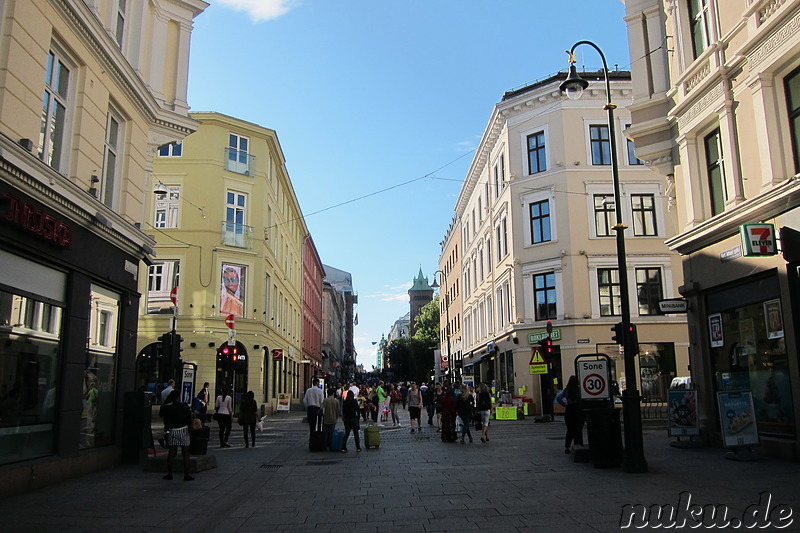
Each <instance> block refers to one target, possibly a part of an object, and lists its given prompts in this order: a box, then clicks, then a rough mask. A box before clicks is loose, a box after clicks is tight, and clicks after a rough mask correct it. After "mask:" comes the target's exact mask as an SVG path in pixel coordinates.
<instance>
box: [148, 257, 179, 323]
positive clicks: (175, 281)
mask: <svg viewBox="0 0 800 533" xmlns="http://www.w3.org/2000/svg"><path fill="white" fill-rule="evenodd" d="M179 284H180V262H179V261H159V262H157V263H153V264H152V265H150V271H149V273H148V277H147V314H148V315H160V314H171V313H172V300H170V292H172V289H173V288H174V287H177V286H178V285H179Z"/></svg>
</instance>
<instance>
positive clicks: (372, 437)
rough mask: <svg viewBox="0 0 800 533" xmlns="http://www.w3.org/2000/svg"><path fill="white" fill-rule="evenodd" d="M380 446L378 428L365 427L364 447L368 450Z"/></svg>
mask: <svg viewBox="0 0 800 533" xmlns="http://www.w3.org/2000/svg"><path fill="white" fill-rule="evenodd" d="M380 445H381V432H380V429H378V426H367V427H365V428H364V447H365V448H369V447H370V446H374V447H376V448H378V447H380Z"/></svg>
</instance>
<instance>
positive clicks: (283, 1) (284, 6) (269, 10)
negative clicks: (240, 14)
mask: <svg viewBox="0 0 800 533" xmlns="http://www.w3.org/2000/svg"><path fill="white" fill-rule="evenodd" d="M301 2H302V0H217V3H218V4H219V5H223V6H227V7H230V8H232V9H235V10H236V11H244V12H245V13H247V14H248V15H249V16H250V18H251V19H252V20H253V22H264V21H267V20H271V19H276V18H278V17H280V16H281V15H285V14H286V13H288V12H289V11H290V10H291V9H293V8H295V7H297V6H299V5H300V3H301Z"/></svg>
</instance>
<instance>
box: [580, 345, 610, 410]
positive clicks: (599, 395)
mask: <svg viewBox="0 0 800 533" xmlns="http://www.w3.org/2000/svg"><path fill="white" fill-rule="evenodd" d="M575 375H576V376H578V385H579V386H580V388H581V400H590V401H592V400H609V399H610V398H611V363H610V361H609V358H608V357H607V356H605V355H600V354H583V355H579V356H578V357H577V358H576V359H575Z"/></svg>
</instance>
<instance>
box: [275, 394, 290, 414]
mask: <svg viewBox="0 0 800 533" xmlns="http://www.w3.org/2000/svg"><path fill="white" fill-rule="evenodd" d="M291 399H292V396H291V395H290V394H289V393H288V392H279V393H278V405H277V407H276V410H277V411H286V412H288V411H289V404H290V403H291Z"/></svg>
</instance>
